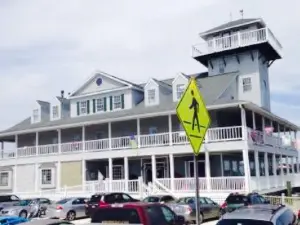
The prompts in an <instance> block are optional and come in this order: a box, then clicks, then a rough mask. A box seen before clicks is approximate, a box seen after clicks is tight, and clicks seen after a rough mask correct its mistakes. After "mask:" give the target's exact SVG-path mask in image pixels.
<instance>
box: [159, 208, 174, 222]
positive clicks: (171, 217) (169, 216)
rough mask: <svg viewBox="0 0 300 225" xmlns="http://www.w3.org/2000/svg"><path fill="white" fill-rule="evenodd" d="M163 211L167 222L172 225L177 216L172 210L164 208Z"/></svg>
mask: <svg viewBox="0 0 300 225" xmlns="http://www.w3.org/2000/svg"><path fill="white" fill-rule="evenodd" d="M161 210H162V213H163V215H164V217H165V220H166V221H167V222H168V223H171V222H172V221H175V215H174V213H173V212H172V211H171V210H170V209H168V208H167V207H165V206H162V207H161Z"/></svg>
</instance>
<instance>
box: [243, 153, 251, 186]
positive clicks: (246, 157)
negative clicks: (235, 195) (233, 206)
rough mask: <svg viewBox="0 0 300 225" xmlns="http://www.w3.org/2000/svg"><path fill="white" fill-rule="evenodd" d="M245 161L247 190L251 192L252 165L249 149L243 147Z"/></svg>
mask: <svg viewBox="0 0 300 225" xmlns="http://www.w3.org/2000/svg"><path fill="white" fill-rule="evenodd" d="M243 162H244V171H245V191H246V192H250V167H249V154H248V149H247V148H245V149H243Z"/></svg>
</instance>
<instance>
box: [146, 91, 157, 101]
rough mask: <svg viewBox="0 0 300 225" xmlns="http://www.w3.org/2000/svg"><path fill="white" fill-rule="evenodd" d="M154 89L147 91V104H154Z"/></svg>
mask: <svg viewBox="0 0 300 225" xmlns="http://www.w3.org/2000/svg"><path fill="white" fill-rule="evenodd" d="M155 97H156V96H155V89H150V90H148V103H149V104H151V103H155Z"/></svg>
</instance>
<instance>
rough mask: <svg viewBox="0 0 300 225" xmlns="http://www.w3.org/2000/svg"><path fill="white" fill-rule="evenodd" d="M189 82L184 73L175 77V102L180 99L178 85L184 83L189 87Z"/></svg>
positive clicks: (173, 85) (173, 89) (173, 86)
mask: <svg viewBox="0 0 300 225" xmlns="http://www.w3.org/2000/svg"><path fill="white" fill-rule="evenodd" d="M188 82H189V81H188V79H187V78H185V77H184V76H182V75H178V76H177V77H176V78H175V80H174V81H173V84H172V94H173V101H174V102H176V101H178V99H177V85H179V84H184V85H185V87H187V85H188Z"/></svg>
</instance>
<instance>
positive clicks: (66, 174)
mask: <svg viewBox="0 0 300 225" xmlns="http://www.w3.org/2000/svg"><path fill="white" fill-rule="evenodd" d="M60 184H61V186H62V187H63V186H69V187H70V186H77V185H82V161H73V162H62V163H61V174H60Z"/></svg>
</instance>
